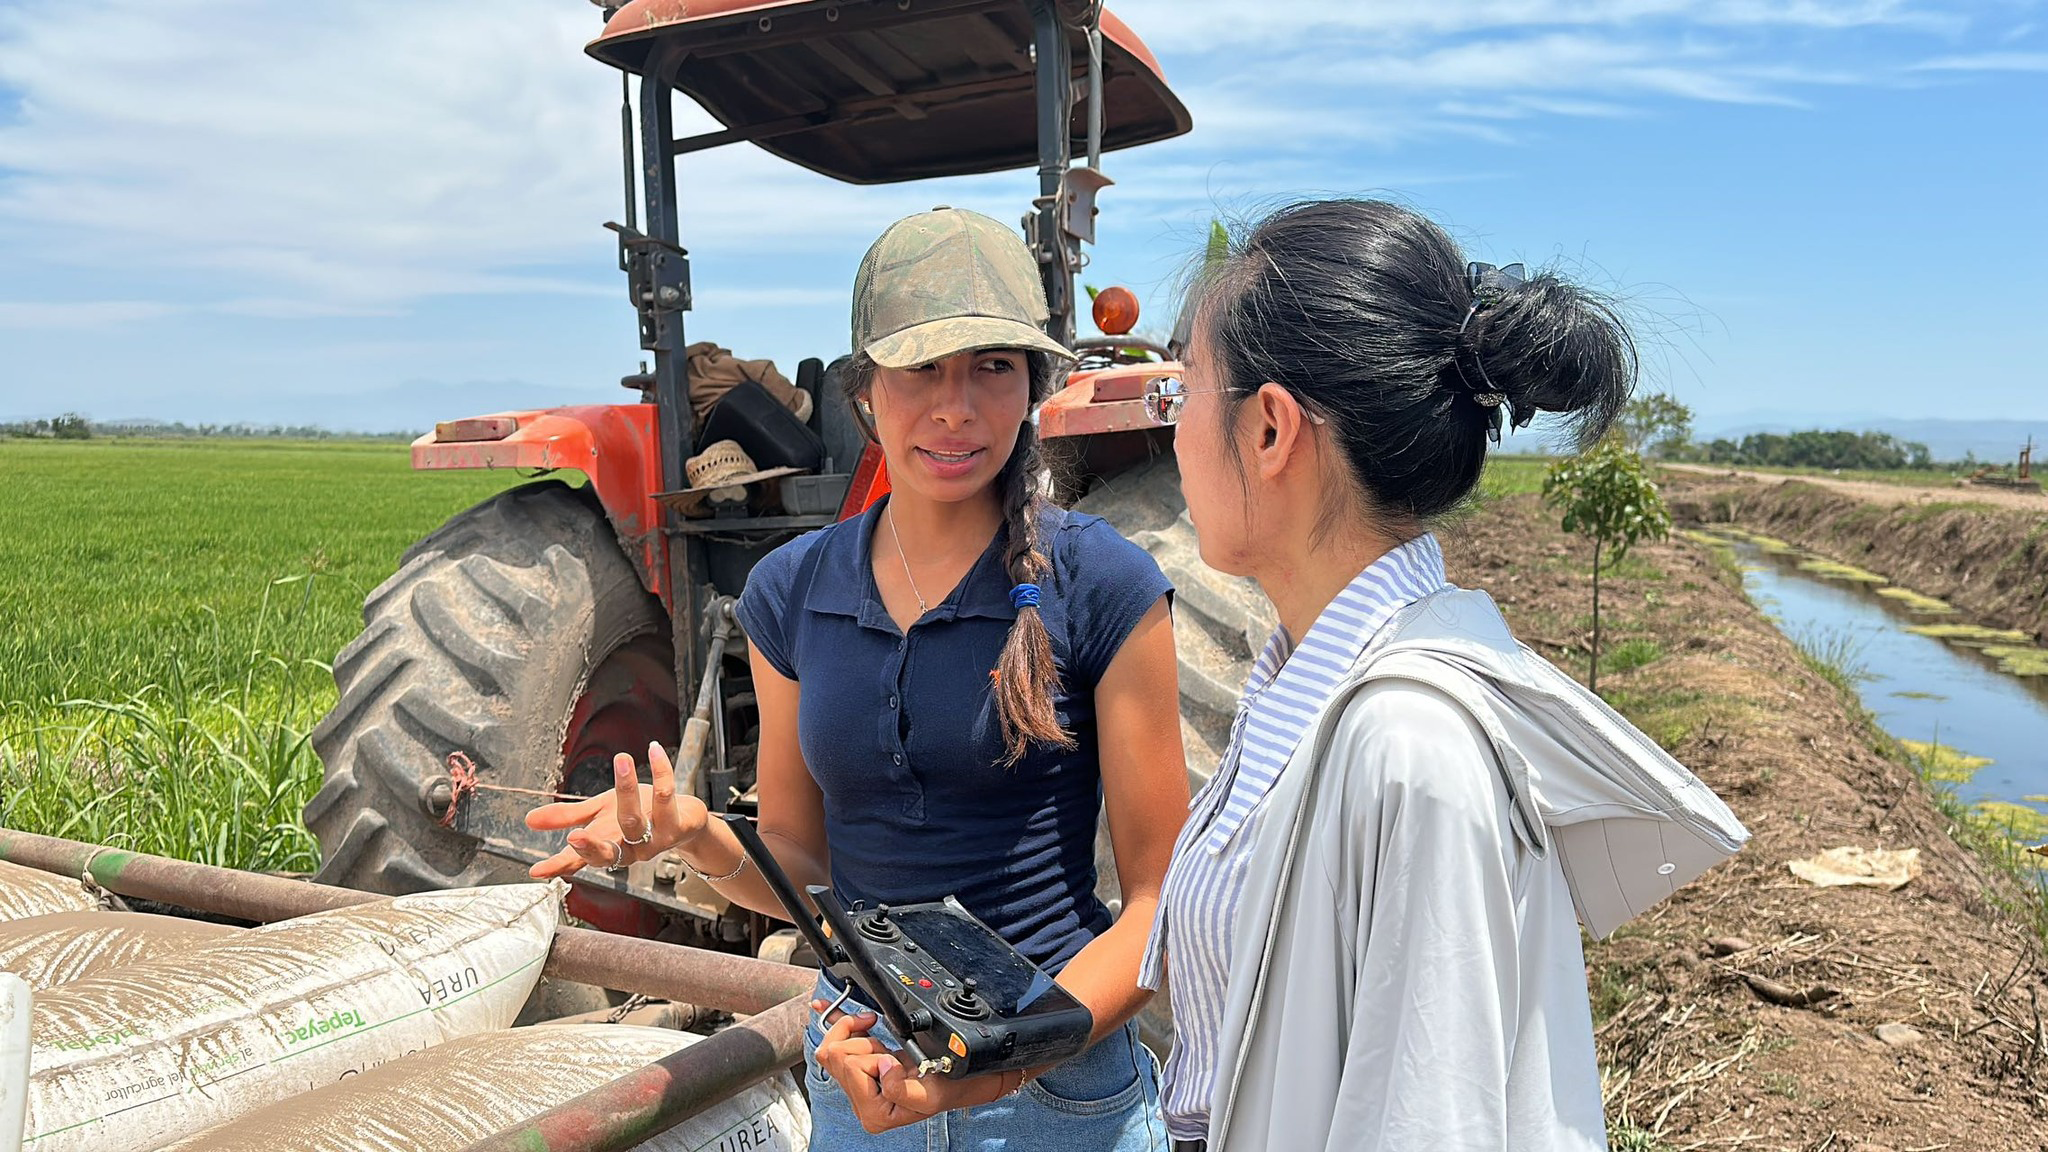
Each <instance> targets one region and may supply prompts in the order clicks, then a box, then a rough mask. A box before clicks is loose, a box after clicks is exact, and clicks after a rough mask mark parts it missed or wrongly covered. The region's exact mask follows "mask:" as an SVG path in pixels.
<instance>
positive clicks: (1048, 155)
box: [1031, 0, 1074, 345]
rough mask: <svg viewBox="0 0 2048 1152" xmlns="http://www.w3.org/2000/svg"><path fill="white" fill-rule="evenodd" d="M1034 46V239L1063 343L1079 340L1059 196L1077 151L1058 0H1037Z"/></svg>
mask: <svg viewBox="0 0 2048 1152" xmlns="http://www.w3.org/2000/svg"><path fill="white" fill-rule="evenodd" d="M1031 27H1032V41H1031V42H1032V50H1033V51H1034V52H1036V53H1037V56H1038V60H1037V64H1038V69H1037V75H1036V79H1035V81H1034V88H1035V89H1036V92H1037V100H1038V197H1037V199H1035V200H1033V201H1032V204H1033V205H1034V206H1035V207H1036V209H1037V213H1038V218H1037V222H1036V225H1035V235H1034V236H1033V239H1034V240H1035V241H1036V242H1037V248H1038V251H1037V252H1036V253H1035V255H1036V256H1037V257H1038V263H1039V269H1038V271H1039V276H1040V278H1041V279H1043V280H1044V282H1045V303H1046V307H1047V310H1048V311H1049V312H1050V314H1051V315H1050V317H1049V319H1048V320H1047V321H1046V326H1045V327H1046V332H1047V334H1048V335H1050V336H1051V337H1052V338H1053V339H1055V340H1057V341H1059V342H1060V343H1062V344H1069V345H1071V344H1072V343H1073V341H1074V268H1073V262H1072V260H1071V258H1070V255H1069V252H1068V249H1067V238H1066V236H1065V234H1064V233H1063V232H1062V230H1061V227H1060V221H1061V219H1062V218H1063V217H1064V215H1065V213H1064V212H1063V211H1062V205H1061V203H1060V198H1061V196H1062V195H1063V194H1064V186H1065V183H1066V175H1067V165H1068V163H1069V161H1070V160H1071V159H1072V156H1073V142H1072V141H1071V140H1070V139H1069V138H1068V136H1069V121H1070V120H1071V118H1072V116H1073V104H1072V102H1071V100H1072V94H1073V76H1074V64H1073V48H1072V47H1071V46H1070V45H1069V44H1068V43H1067V29H1066V26H1065V25H1064V24H1062V23H1061V22H1060V14H1059V9H1058V7H1057V5H1056V4H1055V2H1054V0H1032V3H1031Z"/></svg>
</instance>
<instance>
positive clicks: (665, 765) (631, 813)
mask: <svg viewBox="0 0 2048 1152" xmlns="http://www.w3.org/2000/svg"><path fill="white" fill-rule="evenodd" d="M647 767H648V770H649V773H650V775H651V776H652V777H653V780H654V782H653V783H652V784H642V783H640V766H639V765H638V764H637V763H635V762H634V760H633V756H632V754H631V753H629V752H621V753H619V754H618V755H616V756H614V757H612V790H611V791H609V792H606V793H604V794H603V795H600V796H592V797H591V798H589V799H588V800H572V801H567V802H564V803H560V804H543V805H541V806H540V807H538V808H535V809H534V810H533V811H531V812H528V813H527V814H526V826H527V827H528V828H534V829H539V830H542V831H546V830H550V829H558V828H567V829H569V837H568V846H567V847H566V848H563V849H562V850H561V851H560V852H557V853H555V854H554V855H553V856H550V857H548V858H547V859H545V860H543V861H541V862H540V863H538V864H535V865H534V866H533V867H531V868H529V869H527V874H528V875H530V876H532V877H533V878H535V879H536V880H548V879H552V878H554V877H557V876H569V875H572V874H574V873H576V872H579V871H581V870H582V869H584V868H586V867H590V868H622V867H624V866H626V865H628V864H631V863H633V862H635V861H638V860H652V859H654V858H655V857H656V856H659V855H661V854H662V853H663V852H666V851H668V850H669V849H671V848H673V847H675V846H676V845H678V844H685V843H688V842H689V841H691V840H694V839H696V838H697V837H698V836H699V835H701V834H702V833H703V832H704V829H705V827H706V825H707V824H708V823H709V822H710V818H711V816H710V810H709V809H707V808H706V807H705V806H704V802H703V801H702V800H699V799H698V798H696V797H695V796H678V795H676V769H675V765H674V764H672V763H670V762H669V758H668V752H667V750H665V749H664V748H662V746H661V745H660V744H649V745H648V746H647Z"/></svg>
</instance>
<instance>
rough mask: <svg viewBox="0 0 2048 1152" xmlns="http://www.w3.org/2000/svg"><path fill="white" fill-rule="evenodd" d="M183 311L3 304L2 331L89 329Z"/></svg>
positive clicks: (135, 305) (139, 303) (140, 304)
mask: <svg viewBox="0 0 2048 1152" xmlns="http://www.w3.org/2000/svg"><path fill="white" fill-rule="evenodd" d="M179 311H182V309H180V308H178V307H176V306H175V305H171V304H164V303H160V302H158V301H154V300H79V301H72V302H62V303H60V302H53V301H23V300H0V328H33V329H39V330H44V331H48V330H51V329H87V328H98V327H101V326H102V325H107V324H132V323H135V322H137V321H140V320H158V319H161V318H163V317H165V316H170V315H173V314H175V313H177V312H179Z"/></svg>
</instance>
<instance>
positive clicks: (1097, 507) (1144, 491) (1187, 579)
mask: <svg viewBox="0 0 2048 1152" xmlns="http://www.w3.org/2000/svg"><path fill="white" fill-rule="evenodd" d="M1074 508H1075V510H1076V511H1079V512H1088V513H1092V514H1094V515H1096V516H1100V517H1102V518H1103V519H1104V520H1107V521H1109V523H1110V524H1111V526H1113V527H1114V528H1116V530H1117V531H1118V532H1121V533H1123V535H1124V536H1125V537H1126V538H1127V539H1129V540H1131V541H1132V542H1133V543H1135V544H1137V545H1138V546H1139V547H1140V548H1143V549H1144V550H1145V551H1146V552H1149V553H1151V555H1152V558H1153V559H1154V560H1155V561H1157V562H1158V564H1159V568H1160V570H1161V571H1162V572H1164V573H1166V578H1167V579H1168V580H1170V581H1172V582H1173V588H1174V594H1173V605H1174V608H1173V643H1174V650H1175V653H1176V655H1177V657H1178V660H1179V664H1180V732H1181V741H1182V743H1183V744H1184V745H1185V746H1186V748H1187V772H1188V787H1189V790H1190V791H1195V790H1199V789H1200V788H1201V787H1202V785H1204V784H1207V783H1208V782H1209V778H1210V777H1211V776H1213V775H1214V774H1215V772H1216V764H1217V761H1219V760H1220V759H1222V756H1223V753H1224V752H1225V751H1226V750H1227V749H1228V748H1229V747H1230V728H1231V724H1232V722H1233V721H1234V720H1235V719H1236V716H1237V701H1238V697H1239V696H1240V695H1241V694H1242V693H1243V691H1244V685H1245V681H1246V680H1247V679H1249V678H1250V676H1251V670H1252V661H1253V660H1254V659H1255V658H1256V656H1257V654H1258V652H1259V651H1260V650H1261V649H1263V648H1264V647H1265V644H1266V638H1267V637H1268V636H1269V635H1271V634H1272V631H1273V629H1274V627H1275V626H1276V623H1277V621H1276V618H1275V616H1274V615H1273V608H1272V605H1271V604H1270V603H1269V602H1268V601H1267V599H1266V596H1265V593H1263V592H1261V591H1259V586H1258V585H1257V584H1255V583H1253V582H1252V581H1250V580H1246V579H1244V578H1242V577H1237V576H1225V575H1224V574H1222V573H1221V572H1218V571H1216V570H1215V569H1213V568H1211V567H1209V566H1208V565H1207V564H1204V563H1202V554H1201V552H1200V550H1199V549H1198V548H1197V546H1196V544H1195V526H1194V525H1193V524H1192V523H1190V522H1189V520H1188V515H1187V502H1186V501H1185V500H1183V499H1182V497H1181V494H1180V466H1179V464H1178V463H1177V462H1176V461H1175V459H1174V457H1173V454H1172V453H1171V452H1167V453H1162V454H1161V455H1159V456H1155V457H1153V458H1152V459H1151V460H1149V461H1147V462H1146V463H1144V464H1142V465H1140V466H1138V467H1136V468H1133V469H1131V470H1130V471H1128V472H1125V473H1123V474H1121V475H1119V476H1117V477H1115V478H1113V479H1111V480H1108V481H1106V482H1105V483H1103V484H1102V486H1100V487H1098V488H1096V489H1095V490H1094V491H1092V492H1090V493H1088V495H1086V496H1084V497H1082V498H1081V499H1080V500H1079V501H1078V502H1076V503H1075V505H1074ZM1095 870H1096V875H1097V886H1096V893H1097V894H1098V895H1099V896H1101V898H1102V899H1103V901H1104V903H1107V904H1108V905H1109V906H1110V907H1111V908H1112V909H1114V910H1117V911H1121V909H1122V903H1123V900H1122V889H1121V887H1120V886H1119V885H1118V883H1117V875H1116V857H1115V855H1114V853H1113V852H1112V851H1111V847H1110V840H1109V819H1108V814H1107V813H1104V816H1103V819H1102V822H1101V824H1100V826H1099V827H1098V828H1097V829H1096V834H1095ZM1138 1031H1139V1034H1140V1036H1141V1037H1142V1038H1143V1040H1144V1042H1145V1046H1146V1047H1148V1048H1150V1049H1151V1050H1152V1051H1153V1052H1155V1053H1157V1054H1158V1056H1159V1058H1160V1059H1161V1060H1164V1059H1165V1058H1166V1054H1167V1052H1168V1050H1169V1049H1170V1048H1171V1046H1172V1042H1173V1013H1172V1010H1171V1007H1170V1005H1169V1003H1168V999H1167V996H1166V992H1165V989H1164V988H1162V989H1161V990H1160V993H1159V995H1157V996H1154V997H1153V998H1152V1000H1151V1001H1150V1002H1149V1003H1148V1004H1147V1005H1146V1006H1145V1009H1144V1011H1142V1012H1141V1013H1139V1015H1138Z"/></svg>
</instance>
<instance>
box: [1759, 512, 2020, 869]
mask: <svg viewBox="0 0 2048 1152" xmlns="http://www.w3.org/2000/svg"><path fill="white" fill-rule="evenodd" d="M1729 536H1730V537H1732V539H1730V540H1729V542H1730V543H1731V544H1732V545H1733V547H1734V549H1735V554H1736V557H1737V559H1738V560H1739V561H1740V562H1741V567H1742V582H1743V587H1744V588H1745V589H1746V590H1747V591H1748V593H1749V597H1750V599H1751V600H1752V601H1754V602H1755V603H1756V604H1757V606H1758V607H1760V608H1761V609H1763V610H1764V611H1765V612H1766V613H1767V614H1769V615H1770V616H1771V617H1772V618H1773V619H1774V620H1775V621H1776V622H1777V623H1778V626H1779V627H1780V628H1782V629H1783V630H1784V632H1785V634H1786V635H1788V636H1790V637H1791V638H1792V639H1793V640H1794V641H1796V642H1798V643H1799V644H1801V645H1802V646H1803V647H1805V648H1807V649H1808V650H1809V651H1814V652H1819V653H1821V654H1823V655H1824V656H1826V657H1828V658H1830V659H1832V660H1833V661H1834V662H1836V663H1838V664H1840V665H1842V666H1844V669H1845V670H1846V671H1849V672H1850V673H1851V674H1852V676H1853V677H1854V678H1855V679H1856V688H1857V691H1858V693H1859V694H1860V695H1861V696H1862V699H1863V705H1864V707H1866V708H1868V709H1869V710H1870V711H1871V712H1872V713H1873V714H1875V715H1876V717H1877V720H1878V723H1879V724H1881V725H1882V726H1883V727H1884V729H1885V730H1886V731H1887V732H1889V733H1891V734H1892V736H1893V737H1894V738H1896V739H1899V740H1901V741H1910V742H1921V743H1925V744H1938V745H1939V746H1940V748H1941V749H1944V750H1950V751H1946V752H1936V753H1934V754H1933V756H1934V760H1933V763H1934V765H1935V767H1936V769H1937V771H1938V772H1939V774H1940V775H1942V776H1943V777H1944V778H1945V779H1948V780H1949V781H1950V782H1951V783H1952V784H1953V786H1954V787H1955V789H1956V791H1957V794H1958V796H1959V797H1960V798H1961V799H1963V800H1965V801H1968V802H1970V803H1973V804H1976V803H1983V802H1987V801H1988V802H1992V803H2001V804H2016V805H2024V806H2025V807H2027V808H2031V809H2033V810H2034V811H2035V812H2037V813H2043V814H2048V675H2038V674H2037V675H2017V674H2015V672H2014V671H2012V669H2015V668H2019V667H2027V666H2033V667H2035V668H2037V669H2038V667H2039V664H2040V662H2041V660H2042V659H2043V658H2044V655H2048V654H2044V653H2042V652H2040V651H2039V650H2037V649H2034V648H2032V647H2031V645H2030V642H2029V641H2027V640H2025V639H2023V638H2022V637H2020V636H2018V635H2014V634H2000V633H1996V632H1993V631H1990V630H1985V629H1972V628H1970V627H1969V626H1967V625H1960V626H1959V625H1958V624H1957V623H1956V621H1957V616H1956V614H1955V613H1954V612H1953V610H1951V609H1949V608H1948V606H1946V605H1943V604H1941V603H1940V602H1939V601H1935V600H1930V599H1928V598H1926V597H1920V596H1916V595H1914V594H1913V593H1911V592H1907V591H1904V590H1902V589H1896V588H1889V587H1887V586H1885V585H1884V584H1883V583H1882V581H1881V580H1880V579H1879V578H1878V577H1875V576H1872V575H1870V574H1868V573H1859V572H1857V571H1856V570H1855V569H1853V568H1847V567H1845V566H1842V565H1838V564H1831V563H1828V562H1826V561H1820V560H1817V559H1816V558H1815V557H1813V556H1811V555H1809V554H1807V553H1804V552H1801V551H1800V550H1798V549H1796V548H1792V547H1790V546H1787V545H1785V544H1783V543H1781V542H1779V541H1776V540H1771V539H1769V538H1767V537H1758V536H1752V535H1747V534H1740V533H1731V534H1729ZM1916 629H1917V630H1918V631H1915V630H1916ZM1921 751H1922V753H1923V756H1924V755H1926V753H1925V750H1924V749H1922V750H1921ZM1956 753H1961V754H1962V755H1963V756H1965V757H1976V758H1985V759H1988V760H1989V761H1990V763H1989V764H1984V765H1982V766H1980V767H1975V768H1974V770H1972V762H1970V761H1962V762H1958V757H1956V755H1955V754H1956ZM2012 815H2014V816H2015V817H2018V819H2017V820H2016V821H2015V824H2016V825H2034V826H2035V827H2034V828H2032V829H2029V828H2026V827H2017V826H2016V827H2015V828H2014V831H2015V833H2017V834H2019V836H2020V837H2021V838H2026V837H2027V833H2028V832H2029V831H2038V830H2039V827H2040V826H2042V825H2048V815H2042V816H2037V817H2033V818H2031V819H2029V818H2028V817H2029V814H2026V813H2019V812H2014V813H2012Z"/></svg>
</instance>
